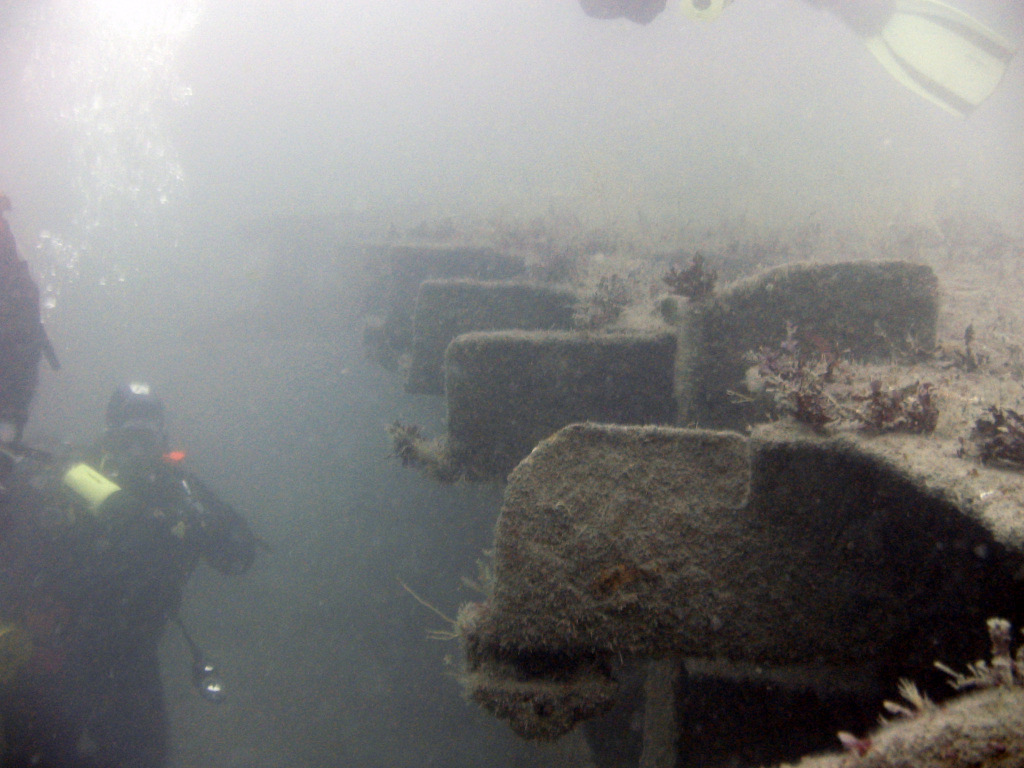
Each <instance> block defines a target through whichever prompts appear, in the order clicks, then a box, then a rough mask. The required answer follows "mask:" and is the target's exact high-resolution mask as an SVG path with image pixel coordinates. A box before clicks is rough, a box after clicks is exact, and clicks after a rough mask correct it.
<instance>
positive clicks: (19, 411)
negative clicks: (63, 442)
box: [0, 215, 45, 439]
mask: <svg viewBox="0 0 1024 768" xmlns="http://www.w3.org/2000/svg"><path fill="white" fill-rule="evenodd" d="M44 338H45V337H44V335H43V326H42V324H41V323H40V319H39V289H38V288H36V284H35V282H34V281H33V280H32V275H31V274H30V273H29V269H28V264H26V263H25V262H24V261H22V260H21V259H20V258H19V257H18V248H17V244H16V243H15V241H14V235H13V234H12V233H11V228H10V226H9V225H8V224H7V220H6V219H4V217H3V216H2V215H0V421H7V422H10V423H11V424H13V425H14V426H15V427H16V429H17V438H18V439H20V438H21V431H22V428H23V427H24V426H25V422H26V421H27V420H28V407H29V403H30V402H31V401H32V395H33V393H34V392H35V389H36V382H37V381H38V377H39V360H40V357H41V355H42V350H43V344H44Z"/></svg>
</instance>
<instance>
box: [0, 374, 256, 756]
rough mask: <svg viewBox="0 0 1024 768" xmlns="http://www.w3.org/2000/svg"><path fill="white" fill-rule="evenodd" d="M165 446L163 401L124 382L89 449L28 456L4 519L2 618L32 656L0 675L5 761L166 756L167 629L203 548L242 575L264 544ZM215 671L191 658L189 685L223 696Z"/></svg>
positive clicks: (215, 562)
mask: <svg viewBox="0 0 1024 768" xmlns="http://www.w3.org/2000/svg"><path fill="white" fill-rule="evenodd" d="M166 448H167V436H166V432H165V430H164V407H163V403H162V402H161V401H160V400H159V399H158V398H157V397H156V396H155V395H154V394H153V393H152V392H151V391H150V389H149V387H148V386H147V385H144V384H130V385H127V386H122V387H119V388H118V389H117V391H116V392H115V393H114V395H113V397H112V398H111V400H110V403H109V406H108V408H107V429H106V431H105V433H104V434H103V437H102V439H101V440H100V442H99V445H98V447H97V449H96V450H95V451H94V452H91V453H89V454H86V455H83V456H76V457H72V458H71V459H70V460H69V461H63V462H55V461H45V460H41V459H39V460H36V459H35V457H34V456H29V457H27V458H26V459H24V460H22V461H20V462H19V463H18V465H17V467H16V470H15V472H14V473H13V474H12V481H13V482H12V486H11V491H10V494H9V498H8V501H7V503H6V504H5V505H4V510H5V515H4V517H3V518H2V519H0V528H2V530H0V627H3V626H6V627H9V628H16V629H17V631H18V632H19V633H20V636H21V637H22V638H23V641H22V646H28V647H30V648H31V655H30V656H28V657H26V658H22V660H21V663H20V665H19V669H17V670H16V671H14V672H13V673H12V670H6V676H7V677H8V678H9V682H8V683H7V684H2V685H0V724H2V727H3V731H4V739H3V742H2V743H0V764H2V765H3V766H4V768H27V767H28V766H36V767H37V768H58V767H59V768H162V766H164V765H165V764H166V758H167V720H166V713H165V711H164V702H163V688H162V684H161V679H160V665H159V659H158V654H157V649H158V645H159V643H160V639H161V636H162V635H163V632H164V629H165V627H166V625H167V622H168V620H169V619H171V620H177V613H178V609H179V606H180V604H181V600H182V591H183V589H184V586H185V584H186V582H187V581H188V578H189V576H190V575H191V573H192V572H193V570H194V569H195V568H196V566H197V565H198V563H199V561H200V560H201V559H202V560H205V561H206V562H207V563H209V564H210V565H212V566H213V567H214V568H215V569H217V570H218V571H220V572H221V573H224V574H240V573H243V572H245V571H246V570H248V568H249V567H250V566H251V565H252V563H253V560H254V559H255V556H256V547H257V544H258V540H257V539H256V537H255V536H254V535H253V533H252V532H251V531H250V529H249V526H248V525H247V524H246V522H245V521H244V520H243V518H242V517H241V516H240V515H239V514H238V513H237V512H236V511H235V510H234V509H232V508H231V507H230V506H229V505H228V504H226V503H225V502H224V501H222V500H221V499H219V498H218V497H217V496H216V495H215V494H214V493H213V492H212V491H210V490H209V489H208V488H207V487H206V486H205V485H203V484H202V483H201V482H200V481H199V480H198V479H197V478H196V477H195V475H193V474H192V473H191V472H188V471H185V470H184V469H182V468H181V467H180V466H179V465H178V461H180V458H178V457H173V458H171V459H169V458H167V457H165V451H166ZM186 640H187V641H188V643H189V645H190V647H192V649H193V654H194V659H193V661H194V662H197V663H198V659H197V658H195V655H196V648H195V645H194V643H193V642H192V640H191V638H189V637H188V635H187V634H186ZM208 671H210V672H212V668H209V667H206V668H201V669H198V670H197V669H196V668H195V667H194V668H193V675H194V678H193V682H195V683H196V685H197V686H198V687H200V693H202V694H203V695H204V697H205V698H208V699H211V700H217V695H219V694H220V693H221V691H220V689H219V688H216V689H213V688H207V689H204V688H203V686H207V685H208V684H209V681H207V680H204V679H200V678H199V677H198V675H202V674H204V673H205V672H208ZM4 672H5V670H2V669H0V680H2V679H3V677H4V674H3V673H4Z"/></svg>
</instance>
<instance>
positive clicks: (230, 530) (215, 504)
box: [186, 473, 260, 575]
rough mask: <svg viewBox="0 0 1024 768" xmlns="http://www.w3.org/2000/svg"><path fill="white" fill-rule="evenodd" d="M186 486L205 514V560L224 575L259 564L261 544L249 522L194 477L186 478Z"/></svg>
mask: <svg viewBox="0 0 1024 768" xmlns="http://www.w3.org/2000/svg"><path fill="white" fill-rule="evenodd" d="M186 482H187V483H188V486H189V490H190V492H191V493H192V494H194V496H195V499H196V501H198V502H199V508H201V510H202V517H201V519H200V521H199V522H200V526H201V534H200V536H201V543H200V554H201V555H202V557H203V559H204V560H206V562H208V563H209V564H210V565H211V566H213V567H214V568H215V569H216V570H218V571H220V572H221V573H223V574H227V575H233V574H239V573H245V572H246V571H248V570H249V568H250V567H252V564H253V562H254V561H255V560H256V548H257V546H258V545H259V544H260V540H259V539H258V538H257V537H256V535H255V534H254V533H253V532H252V530H251V529H250V528H249V524H248V523H247V522H246V521H245V518H244V517H242V516H241V515H240V514H238V512H236V511H235V508H234V507H232V506H231V505H230V504H228V503H227V502H226V501H224V500H222V499H221V498H220V497H219V496H217V495H216V494H215V493H214V492H213V491H211V490H210V489H209V488H207V487H206V486H205V485H204V484H203V483H202V482H201V481H200V480H199V479H198V478H197V477H195V476H194V475H192V474H191V473H187V474H186Z"/></svg>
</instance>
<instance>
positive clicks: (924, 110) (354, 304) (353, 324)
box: [0, 0, 1024, 768]
mask: <svg viewBox="0 0 1024 768" xmlns="http://www.w3.org/2000/svg"><path fill="white" fill-rule="evenodd" d="M122 5H123V6H124V8H130V7H131V6H132V4H130V3H127V4H122ZM961 5H962V6H963V7H965V8H968V9H969V10H971V11H972V12H976V13H978V14H979V15H981V16H983V17H984V18H986V19H988V20H990V21H991V23H993V24H996V23H998V24H1000V25H1002V28H1005V30H1006V32H1007V34H1008V35H1010V36H1011V37H1014V36H1015V39H1021V37H1022V34H1024V17H1022V14H1021V11H1020V9H1019V8H1018V7H1017V6H1016V4H1000V3H995V2H972V3H967V2H963V3H961ZM167 8H168V9H169V10H167V11H166V15H165V16H164V17H163V19H164V22H168V25H167V27H166V28H165V29H162V30H161V29H155V28H154V27H145V26H144V27H142V28H138V27H135V28H131V29H134V31H127V32H126V31H124V28H123V27H121V26H118V25H119V24H123V23H125V22H124V20H123V19H121V20H118V19H119V18H120V17H117V16H116V15H115V16H111V15H110V14H111V13H114V12H115V11H117V12H120V11H118V10H117V9H118V4H117V3H114V2H112V1H111V2H108V3H101V2H98V0H97V2H95V3H94V2H92V1H91V0H90V1H89V2H87V1H86V0H75V2H71V0H68V2H51V3H30V2H17V1H15V2H6V3H0V35H2V36H0V44H2V47H0V189H3V190H4V191H6V192H7V193H8V194H9V195H10V196H11V198H12V200H13V201H14V204H15V211H14V214H13V216H12V217H11V222H12V226H13V227H14V229H15V233H16V235H17V236H18V238H19V243H20V245H21V248H22V251H23V254H24V255H25V256H26V257H27V258H28V259H29V261H30V262H31V263H32V266H33V269H34V270H35V272H36V274H37V275H38V276H39V277H40V282H41V284H42V285H43V287H44V289H45V292H46V296H47V299H48V301H49V303H50V307H49V309H48V311H47V322H48V325H49V327H50V329H51V333H52V335H53V338H54V342H55V344H56V346H57V348H58V352H59V354H60V356H61V358H62V362H63V363H64V368H63V370H62V371H61V372H60V373H59V374H57V375H55V374H52V373H50V372H46V373H45V374H44V380H43V383H42V386H41V389H40V392H39V394H38V396H37V403H36V411H35V415H34V417H33V420H32V422H31V424H30V435H31V436H32V437H33V438H34V439H36V440H38V441H40V442H45V441H47V440H53V439H57V440H64V439H70V440H87V439H90V438H91V437H92V436H93V435H94V434H95V433H96V431H97V430H98V429H99V428H100V424H101V416H102V409H103V406H104V404H105V402H106V398H107V397H108V395H109V393H110V391H111V390H112V389H113V387H114V386H115V385H116V384H117V383H119V382H121V381H123V380H125V379H127V378H145V379H148V380H150V381H151V382H152V383H153V384H154V385H155V387H156V388H157V390H158V391H159V392H160V393H161V394H162V395H163V397H164V399H165V400H166V402H167V405H168V408H169V411H170V413H171V429H172V433H173V435H174V436H175V437H176V438H177V440H178V442H179V444H180V447H182V448H184V449H185V450H186V451H187V452H188V455H189V464H190V466H191V467H192V468H193V469H195V470H196V471H197V472H198V473H199V474H200V475H201V476H203V477H204V478H205V479H207V480H208V481H209V482H210V483H211V484H212V485H213V487H214V488H216V489H217V490H218V491H219V492H220V493H221V494H222V495H223V496H224V497H225V498H226V499H228V500H230V501H232V502H233V503H235V504H236V505H237V506H238V507H239V508H240V509H242V510H244V511H245V512H246V514H247V515H248V517H249V518H250V520H251V521H252V523H253V525H254V526H255V528H256V529H257V531H258V532H259V533H260V534H261V535H262V536H263V537H264V538H265V539H266V540H267V541H268V542H269V543H270V545H271V547H272V552H271V553H269V554H268V555H267V556H265V557H264V558H262V560H261V561H260V562H259V564H258V565H257V567H256V569H255V570H254V571H253V573H252V574H251V575H249V576H247V577H244V578H241V579H233V580H226V579H222V578H220V577H219V576H217V575H216V574H214V573H213V572H212V571H209V570H206V569H201V570H200V571H199V572H198V573H197V574H196V577H195V579H194V580H193V583H192V585H191V588H190V594H189V597H188V599H187V602H186V605H185V612H184V613H185V617H186V620H187V621H188V623H189V626H190V628H191V630H192V632H193V633H194V634H195V636H196V638H197V639H198V640H199V641H200V643H201V644H202V645H203V646H204V648H205V649H206V651H207V653H208V654H209V655H210V656H211V657H213V658H214V659H215V660H216V661H218V662H219V663H220V665H221V667H222V669H223V671H224V674H225V676H226V678H227V684H228V686H230V689H231V692H230V699H229V701H228V703H226V704H225V705H224V706H222V707H220V708H211V707H210V706H209V705H207V704H205V703H204V702H202V701H200V700H199V699H198V697H197V696H195V694H194V693H193V692H192V691H191V689H190V687H189V685H188V657H187V654H186V650H185V648H184V645H183V643H182V641H181V638H180V637H179V636H178V635H177V634H176V630H174V629H173V628H171V629H170V630H169V631H168V636H167V639H166V641H165V645H164V668H165V678H166V684H167V692H168V703H169V708H170V710H171V713H172V719H173V742H174V744H175V765H176V766H182V767H184V766H199V765H218V766H225V768H271V767H274V768H276V767H277V766H296V767H301V766H311V767H319V766H336V765H346V766H381V765H391V766H410V767H411V766H426V765H444V766H453V767H454V766H470V765H488V766H494V767H495V768H499V767H500V766H527V765H547V764H551V762H552V755H551V753H550V752H538V751H536V750H534V749H533V748H529V747H526V746H524V745H522V744H521V743H519V742H517V741H516V740H515V739H514V738H513V737H512V736H511V734H510V732H509V731H508V729H507V728H506V727H505V726H504V725H503V724H500V723H498V722H496V721H493V720H491V719H490V718H487V717H485V716H483V715H481V714H480V713H479V712H478V711H477V710H476V709H475V708H474V707H473V706H471V705H469V704H467V703H465V702H463V701H462V700H461V699H460V697H459V691H458V686H457V684H456V683H455V681H454V680H453V679H452V678H451V677H450V675H449V670H448V668H446V666H445V663H444V661H445V657H446V656H447V655H451V656H457V654H458V648H457V646H456V645H455V644H454V643H447V644H445V643H440V642H436V641H429V640H427V639H425V634H426V631H427V630H428V629H439V628H443V626H444V623H443V621H442V620H441V619H440V618H438V617H436V616H434V615H433V614H432V613H430V612H429V611H428V610H426V609H425V608H423V607H422V606H420V605H419V604H418V603H417V602H416V601H415V600H414V599H412V597H411V596H410V595H409V594H408V593H407V592H405V591H404V589H403V588H402V587H401V584H400V583H399V579H401V580H402V581H404V582H405V583H406V584H408V585H409V586H410V587H412V588H413V589H415V590H416V591H417V592H418V593H419V594H421V595H422V596H423V597H424V598H426V599H427V600H429V601H431V602H432V603H434V604H435V605H436V606H437V607H438V608H440V609H441V610H443V611H444V612H446V613H448V614H449V615H451V614H452V613H453V612H454V610H455V609H456V607H457V605H458V603H460V602H463V601H466V600H472V599H475V597H476V595H474V594H473V593H472V592H471V591H470V590H468V589H467V588H465V587H463V586H462V585H461V583H460V577H461V576H464V575H465V576H473V575H474V571H475V560H476V558H477V557H478V556H479V555H480V553H481V551H482V550H484V549H486V548H487V547H488V546H489V543H490V538H491V529H492V525H493V522H494V518H495V516H496V514H497V509H498V506H499V503H500V491H499V489H497V488H494V487H487V486H483V487H475V486H472V487H467V486H459V487H454V488H441V487H438V486H435V485H433V484H431V483H430V482H429V481H426V480H423V479H421V478H420V477H419V476H417V475H416V474H415V473H413V472H412V471H410V470H404V469H403V468H401V467H400V466H399V465H398V464H397V463H396V462H395V461H394V460H392V459H390V458H389V455H388V454H389V446H388V444H387V440H386V436H385V431H384V430H385V427H386V426H387V425H388V424H389V423H390V422H392V421H393V420H395V419H402V420H403V421H410V422H415V423H418V424H421V425H422V426H423V427H424V428H425V429H427V431H428V432H431V433H434V434H436V433H437V432H439V431H440V430H441V428H442V425H443V417H444V413H443V405H442V403H441V402H440V401H438V400H437V399H432V398H413V397H409V396H406V395H404V394H403V393H402V392H401V387H400V382H399V380H398V378H397V377H394V376H392V375H390V374H388V373H386V372H384V371H382V370H380V369H378V368H376V367H374V366H372V365H371V364H370V363H369V362H367V361H366V360H364V359H363V358H362V354H361V350H360V344H359V326H360V310H361V308H362V307H363V306H364V302H365V298H366V295H367V291H369V290H370V289H369V285H370V281H369V279H368V276H367V271H366V264H365V262H363V261H362V260H361V257H360V256H358V255H357V254H356V251H357V250H358V249H355V248H353V243H357V242H359V241H360V240H362V239H364V238H369V239H373V238H377V237H379V236H380V235H381V233H384V232H387V230H388V227H389V223H394V222H397V223H398V226H399V227H401V226H404V225H408V224H414V223H416V222H417V221H419V220H422V219H427V220H431V219H437V218H443V217H444V216H462V215H465V216H482V217H485V218H486V217H487V216H491V215H494V214H495V213H500V214H502V215H504V216H509V217H512V218H515V217H520V216H521V217H525V218H529V217H531V216H533V215H535V214H537V213H538V212H540V213H544V214H548V213H551V212H552V211H554V212H555V213H559V214H560V213H563V212H569V213H570V214H572V215H573V216H578V217H579V218H581V219H583V220H584V221H585V222H587V224H588V225H591V226H595V227H608V228H615V227H618V226H622V227H625V228H626V229H628V230H629V231H630V232H631V234H634V235H639V236H640V237H641V239H642V238H643V236H644V235H645V232H644V231H642V230H643V227H644V226H645V225H646V224H645V223H646V222H651V221H665V220H666V219H667V220H668V221H669V224H670V226H672V227H675V228H676V229H680V228H690V229H692V230H694V231H696V232H700V231H702V230H703V229H705V228H710V227H714V226H715V225H716V224H717V223H718V222H720V221H730V220H732V221H736V220H740V221H744V222H746V223H747V224H749V226H750V227H752V228H753V229H755V230H756V229H757V228H759V227H762V226H764V227H775V228H781V229H785V228H787V227H790V226H805V225H807V223H808V222H811V223H821V222H825V223H827V224H829V225H832V224H835V225H836V226H839V225H840V224H841V225H843V226H859V225H864V226H866V227H881V228H882V229H883V230H884V229H885V228H886V227H889V226H892V225H908V226H909V225H913V224H916V223H923V224H924V225H925V226H932V225H933V224H934V221H935V219H936V218H939V217H941V216H942V215H944V214H946V213H949V212H950V211H970V212H973V215H976V216H977V217H981V218H986V219H991V220H992V221H994V222H1000V223H1002V224H1006V225H1008V226H1013V227H1017V226H1019V222H1020V221H1021V220H1024V140H1022V139H1021V136H1022V134H1021V131H1020V125H1021V124H1022V123H1024V103H1022V102H1024V98H1022V96H1021V94H1022V93H1024V72H1022V67H1021V62H1020V60H1017V61H1016V62H1015V63H1014V65H1013V68H1012V69H1011V71H1010V73H1009V74H1008V76H1007V78H1006V81H1005V82H1004V84H1003V86H1002V87H1001V89H1000V91H999V92H997V94H996V95H995V96H994V97H993V98H992V100H991V101H990V102H989V103H988V104H986V106H985V107H984V108H983V109H981V110H979V112H978V114H976V115H975V116H973V117H972V118H971V119H970V120H969V121H965V122H957V121H955V120H953V119H952V118H948V117H947V116H945V115H944V114H942V113H940V112H938V111H937V110H935V108H934V107H932V106H930V105H927V104H924V103H919V101H918V100H916V99H915V98H914V97H912V96H911V95H909V94H907V93H905V92H903V91H902V90H900V89H899V88H898V87H897V86H895V85H893V84H892V83H891V82H890V81H889V80H888V78H887V76H886V75H885V74H884V73H882V72H881V71H880V70H879V69H878V67H877V65H875V64H874V62H873V61H871V60H869V59H867V58H866V57H865V56H864V55H863V52H862V50H861V48H860V45H859V43H857V42H856V41H855V40H852V39H851V37H850V36H849V35H846V34H845V33H844V32H843V30H841V29H839V28H837V27H836V25H835V24H833V23H831V22H830V21H829V20H828V19H827V17H823V16H821V15H820V14H816V13H815V12H813V11H812V10H811V9H809V8H808V7H806V6H805V5H804V4H803V3H800V2H798V0H764V2H761V3H758V2H756V0H737V3H736V5H735V7H734V8H733V9H731V11H730V14H729V15H728V16H727V17H723V19H721V20H720V21H719V22H717V23H716V24H714V25H707V26H685V24H684V23H683V22H681V21H680V20H679V18H678V17H676V16H671V15H669V14H668V13H666V15H664V16H663V17H662V18H659V20H658V21H656V22H655V23H654V24H652V25H651V26H650V27H645V28H641V27H635V26H631V25H628V24H626V23H624V22H622V23H618V22H616V23H612V22H607V23H601V22H595V21H593V20H590V19H586V18H584V17H583V15H582V13H581V12H580V10H579V8H578V6H577V4H576V3H575V1H574V0H535V1H533V2H527V1H526V0H507V1H506V0H487V2H486V3H485V2H483V1H482V0H447V1H445V2H442V0H436V1H431V2H419V3H415V4H400V3H397V4H396V3H380V2H376V0H372V1H370V2H368V1H365V0H364V2H356V0H345V1H338V2H327V0H322V1H320V0H310V1H309V2H304V3H294V2H290V1H289V2H285V1H284V0H280V1H279V2H277V1H275V0H263V2H255V1H253V2H228V0H221V1H220V2H207V3H198V2H188V3H169V4H167ZM112 9H113V10H112ZM122 10H123V9H122ZM192 11H195V12H196V13H197V16H196V17H195V19H193V20H191V21H190V19H191V16H190V13H191V12H192ZM170 22H173V23H174V24H177V25H178V26H177V27H174V29H172V27H173V26H174V24H171V23H170ZM638 229H639V230H641V231H639V232H638V231H637V230H638Z"/></svg>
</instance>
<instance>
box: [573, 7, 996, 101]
mask: <svg viewBox="0 0 1024 768" xmlns="http://www.w3.org/2000/svg"><path fill="white" fill-rule="evenodd" d="M681 2H682V5H683V10H684V11H685V12H686V13H687V14H689V15H690V16H692V17H694V18H698V19H705V20H711V19H714V18H716V17H717V16H718V15H719V14H720V13H721V12H722V11H723V10H724V9H725V7H726V6H728V5H729V4H730V3H732V0H681ZM805 2H808V3H810V4H811V5H814V6H815V7H818V8H822V9H824V10H827V11H829V12H831V13H833V14H835V15H836V16H837V17H838V18H839V19H841V20H842V21H843V23H844V24H845V25H846V26H847V27H848V28H849V29H850V30H851V31H852V32H854V34H856V35H857V36H858V37H859V38H860V39H861V40H862V41H863V43H864V45H865V47H866V48H867V49H868V51H869V52H870V53H871V55H872V56H874V57H875V59H877V60H878V62H879V63H880V64H881V65H882V66H883V67H885V70H886V71H887V72H888V73H889V74H890V75H891V76H892V77H893V78H894V79H895V80H896V81H897V82H898V83H900V85H903V86H904V87H906V88H909V89H910V90H911V91H913V92H914V93H916V94H917V95H918V96H921V97H923V98H925V99H927V100H929V101H931V102H932V103H933V104H936V105H938V106H939V107H941V108H942V109H944V110H946V111H947V112H949V113H951V114H953V115H956V116H957V117H965V116H966V115H968V114H970V113H971V111H972V110H973V109H974V108H975V107H977V106H978V105H979V104H981V103H982V102H983V101H984V100H985V99H987V98H988V97H989V96H990V95H991V94H992V92H993V91H994V90H995V89H996V86H998V85H999V81H1000V80H1002V77H1003V74H1004V73H1005V72H1006V68H1007V66H1008V65H1009V63H1010V60H1011V59H1012V58H1013V55H1014V53H1015V50H1014V48H1013V46H1012V45H1011V44H1010V43H1009V41H1008V40H1006V39H1005V38H1003V37H1002V36H1001V35H998V34H997V33H995V32H993V31H992V30H991V29H989V28H988V27H986V26H985V25H984V24H982V23H981V22H979V21H977V20H975V19H974V18H972V17H971V16H969V15H968V14H966V13H964V12H963V11H961V10H959V9H957V8H954V7H953V6H951V5H947V4H946V3H944V2H940V0H805ZM580 5H581V6H582V8H583V11H584V12H585V13H586V14H587V15H588V16H594V17H596V18H602V19H613V18H620V17H624V18H627V19H630V20H631V21H636V22H638V23H641V24H646V23H648V22H650V21H651V20H652V19H653V18H654V17H655V16H657V15H658V13H660V12H661V11H662V10H664V8H665V2H664V0H580Z"/></svg>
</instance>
